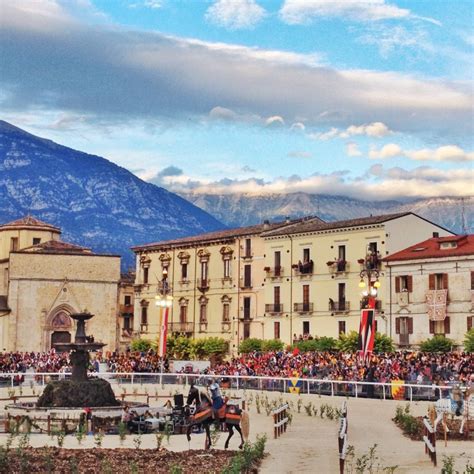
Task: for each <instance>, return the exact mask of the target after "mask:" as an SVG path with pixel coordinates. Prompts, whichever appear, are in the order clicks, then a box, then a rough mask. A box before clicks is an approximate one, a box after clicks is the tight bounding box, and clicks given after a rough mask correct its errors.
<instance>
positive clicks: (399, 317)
mask: <svg viewBox="0 0 474 474" xmlns="http://www.w3.org/2000/svg"><path fill="white" fill-rule="evenodd" d="M385 265H386V267H387V273H388V277H389V279H390V288H391V292H390V294H389V300H388V314H389V316H390V320H391V322H392V334H393V338H394V340H395V342H396V343H397V345H398V346H399V347H406V346H417V345H419V344H420V343H421V342H422V341H423V340H425V339H428V338H430V337H432V336H433V335H435V334H441V335H445V336H446V337H448V338H450V339H452V340H453V341H454V343H455V344H456V345H457V346H460V345H462V342H463V339H464V335H465V333H466V331H467V330H469V329H471V328H472V327H473V319H474V235H472V234H471V235H459V236H453V237H438V238H431V239H427V240H424V241H423V242H419V243H416V244H415V245H412V246H410V247H408V248H406V249H403V250H401V251H400V252H396V253H394V254H392V255H390V256H389V257H387V258H386V259H385Z"/></svg>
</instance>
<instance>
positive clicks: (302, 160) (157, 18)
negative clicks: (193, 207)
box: [0, 0, 474, 199]
mask: <svg viewBox="0 0 474 474" xmlns="http://www.w3.org/2000/svg"><path fill="white" fill-rule="evenodd" d="M0 10H1V11H0V25H1V30H0V35H1V36H0V40H1V47H0V55H1V58H2V61H0V84H1V93H0V106H1V110H2V118H4V119H5V120H8V121H10V122H12V123H14V124H15V125H17V126H19V127H21V128H24V129H26V130H28V131H31V132H32V133H35V134H38V135H40V136H44V137H47V138H51V139H53V140H55V141H57V142H59V143H61V144H64V145H67V146H71V147H73V148H76V149H80V150H83V151H87V152H90V153H95V154H98V155H101V156H104V157H106V158H108V159H110V160H112V161H114V162H116V163H117V164H119V165H121V166H124V167H126V168H127V169H129V170H131V171H132V172H134V173H136V174H137V175H138V176H140V177H142V178H143V179H146V180H149V181H152V182H154V183H156V184H159V185H161V186H164V187H166V188H168V189H170V190H174V191H178V192H187V191H193V192H216V193H233V192H250V193H258V194H260V193H274V192H277V193H280V192H298V191H304V192H312V193H327V194H343V195H349V196H354V197H363V198H372V199H392V198H397V199H401V198H418V197H431V196H444V195H457V196H465V195H472V194H473V184H474V180H473V166H472V163H473V159H474V154H473V142H472V136H473V135H472V132H473V101H472V92H473V88H472V81H473V72H474V71H473V62H472V59H473V58H472V53H473V45H474V35H473V33H472V24H473V19H474V7H473V4H472V2H470V1H462V0H458V1H441V0H439V1H436V0H434V1H433V0H418V1H405V2H402V1H390V0H365V1H359V0H345V1H342V0H341V1H334V0H278V1H263V0H208V1H204V0H202V1H199V0H130V1H125V0H114V1H111V0H68V1H60V0H15V1H14V0H11V1H10V0H5V1H3V2H2V3H1V6H0Z"/></svg>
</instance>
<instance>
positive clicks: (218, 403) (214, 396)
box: [208, 379, 224, 418]
mask: <svg viewBox="0 0 474 474" xmlns="http://www.w3.org/2000/svg"><path fill="white" fill-rule="evenodd" d="M208 388H209V392H210V394H211V400H212V409H213V411H214V413H217V412H218V411H219V410H221V409H222V407H223V406H224V399H223V398H222V395H221V391H220V389H219V384H218V383H217V382H216V381H215V380H214V379H212V380H210V381H209V387H208ZM216 418H217V417H216Z"/></svg>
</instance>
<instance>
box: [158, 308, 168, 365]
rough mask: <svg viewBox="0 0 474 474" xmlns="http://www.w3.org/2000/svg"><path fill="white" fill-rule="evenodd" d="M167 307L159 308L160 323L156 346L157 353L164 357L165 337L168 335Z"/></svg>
mask: <svg viewBox="0 0 474 474" xmlns="http://www.w3.org/2000/svg"><path fill="white" fill-rule="evenodd" d="M169 310H170V309H169V308H167V307H165V308H162V310H161V324H160V343H159V346H158V355H159V356H160V357H164V356H165V355H166V338H167V336H168V312H169Z"/></svg>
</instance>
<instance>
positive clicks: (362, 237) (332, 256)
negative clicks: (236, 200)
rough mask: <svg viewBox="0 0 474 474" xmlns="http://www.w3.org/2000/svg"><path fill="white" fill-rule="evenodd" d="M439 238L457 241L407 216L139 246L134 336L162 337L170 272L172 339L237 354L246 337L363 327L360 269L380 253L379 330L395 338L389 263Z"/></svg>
mask: <svg viewBox="0 0 474 474" xmlns="http://www.w3.org/2000/svg"><path fill="white" fill-rule="evenodd" d="M408 229H409V230H408ZM433 233H437V234H438V235H442V236H449V235H452V233H451V232H450V231H448V230H446V229H444V228H442V227H439V226H437V225H436V224H433V223H431V222H429V221H426V220H425V219H423V218H421V217H419V216H417V215H415V214H413V213H409V212H408V213H401V214H393V215H386V216H374V217H367V218H362V219H353V220H348V221H338V222H331V223H327V222H324V221H322V220H321V219H319V218H304V219H298V220H295V221H286V222H281V223H276V224H269V223H266V224H262V225H258V226H253V227H244V228H240V229H233V230H228V231H227V230H226V231H222V232H213V233H209V234H203V235H200V236H196V237H191V238H184V239H177V240H173V241H168V242H158V243H155V244H149V245H143V246H140V247H134V248H133V250H134V252H135V253H136V255H137V264H136V275H137V278H136V285H135V289H136V292H135V302H136V304H135V313H134V330H135V332H136V334H139V335H140V336H141V337H146V338H149V339H155V338H157V337H158V329H159V323H160V310H159V308H157V307H156V306H155V304H154V301H155V296H156V295H157V294H159V293H160V292H162V286H163V271H165V275H166V283H165V285H166V288H167V291H168V292H169V293H170V294H171V295H172V297H173V300H172V302H173V303H172V308H171V312H170V318H169V327H168V330H169V332H171V333H175V334H185V335H187V336H192V337H204V336H222V337H225V338H226V339H228V340H229V341H230V342H231V348H232V349H233V350H237V349H238V345H239V343H240V341H242V340H243V339H245V338H247V337H257V338H264V339H273V338H278V339H281V340H282V341H284V342H285V343H291V342H292V340H293V337H294V335H296V336H297V337H298V336H299V335H300V334H301V335H303V334H306V335H308V334H311V335H313V336H314V335H318V336H332V337H337V336H338V335H339V333H340V332H348V331H350V330H353V329H354V330H357V329H358V325H359V317H360V308H361V294H360V288H359V286H358V284H359V281H360V272H361V270H363V269H365V268H366V266H367V265H368V263H369V262H368V260H367V257H368V254H369V253H371V252H373V254H374V255H375V256H377V271H378V272H379V281H380V283H381V287H380V291H379V295H378V302H377V320H378V321H377V323H378V330H379V331H380V332H384V333H387V334H390V331H391V325H390V321H389V320H388V318H387V315H386V310H387V307H386V301H387V299H386V296H387V294H388V280H387V276H386V271H385V268H384V266H383V262H382V258H383V257H385V256H387V255H388V254H390V253H394V252H397V251H398V250H401V249H403V248H405V247H407V246H408V245H411V244H413V243H415V242H418V241H419V240H421V239H423V238H428V237H431V236H432V235H433Z"/></svg>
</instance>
